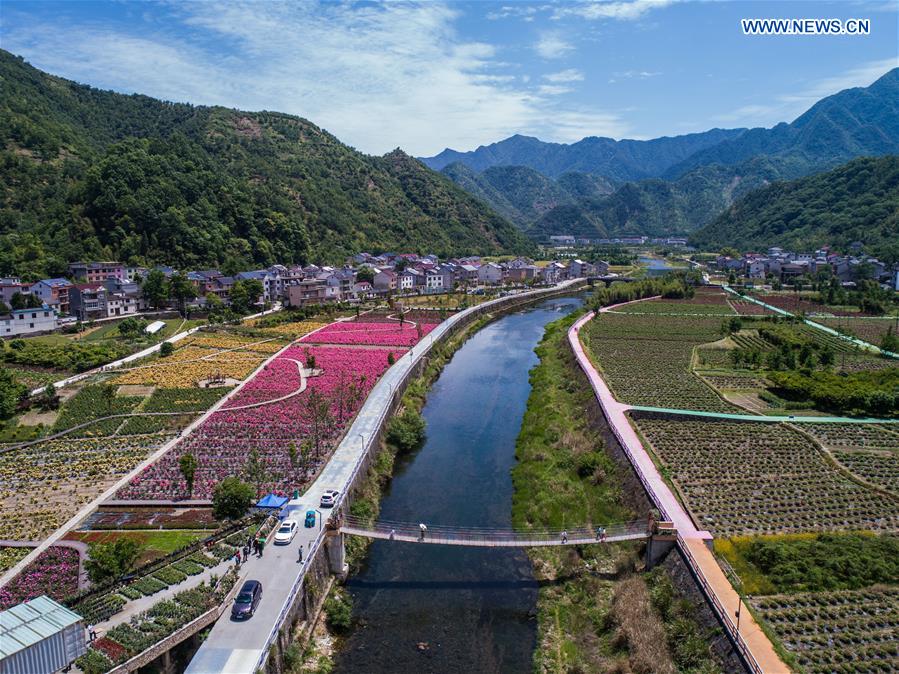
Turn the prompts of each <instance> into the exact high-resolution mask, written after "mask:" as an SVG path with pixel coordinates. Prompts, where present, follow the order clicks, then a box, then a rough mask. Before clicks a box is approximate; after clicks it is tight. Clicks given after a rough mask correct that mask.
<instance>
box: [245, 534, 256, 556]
mask: <svg viewBox="0 0 899 674" xmlns="http://www.w3.org/2000/svg"><path fill="white" fill-rule="evenodd" d="M245 547H247V548H249V547H253V552H255V551H256V548H255V544H254V543H253V535H252V534H250V535H249V536H247V544H246V546H245Z"/></svg>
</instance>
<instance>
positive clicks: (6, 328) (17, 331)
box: [0, 304, 59, 338]
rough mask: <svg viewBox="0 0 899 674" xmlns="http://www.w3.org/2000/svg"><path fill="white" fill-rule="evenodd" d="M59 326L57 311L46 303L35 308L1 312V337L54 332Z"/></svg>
mask: <svg viewBox="0 0 899 674" xmlns="http://www.w3.org/2000/svg"><path fill="white" fill-rule="evenodd" d="M58 326H59V322H58V316H57V314H56V312H55V311H54V310H53V309H52V308H51V307H49V306H48V305H46V304H43V305H41V306H40V307H37V308H34V309H13V310H12V311H10V312H9V313H8V314H0V337H4V338H7V337H19V336H21V335H33V334H37V333H39V332H52V331H53V330H56V328H57V327H58Z"/></svg>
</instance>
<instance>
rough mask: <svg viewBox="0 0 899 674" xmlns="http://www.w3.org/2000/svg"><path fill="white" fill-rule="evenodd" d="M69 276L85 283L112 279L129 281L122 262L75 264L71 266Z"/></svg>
mask: <svg viewBox="0 0 899 674" xmlns="http://www.w3.org/2000/svg"><path fill="white" fill-rule="evenodd" d="M69 275H70V276H71V277H72V278H74V279H79V280H81V281H82V282H84V283H102V282H103V281H105V280H106V279H108V278H110V277H112V278H117V279H119V280H120V281H126V280H128V277H127V275H126V273H125V265H124V264H122V263H121V262H73V263H71V264H70V265H69Z"/></svg>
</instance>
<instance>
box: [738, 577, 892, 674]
mask: <svg viewBox="0 0 899 674" xmlns="http://www.w3.org/2000/svg"><path fill="white" fill-rule="evenodd" d="M751 604H752V606H753V608H754V609H755V610H756V611H757V612H758V613H759V614H760V615H761V616H762V618H764V620H765V622H767V623H768V625H769V626H770V627H771V628H772V629H773V631H774V633H775V634H776V635H777V637H778V638H779V639H780V641H781V642H782V643H783V644H784V646H785V647H786V648H787V649H788V650H789V651H790V652H791V653H792V654H793V655H794V656H795V657H796V659H797V660H798V664H799V666H800V667H801V668H802V670H803V671H805V672H814V673H818V672H820V673H822V674H823V673H825V672H827V673H832V672H837V673H840V674H843V673H845V674H855V673H859V674H861V673H862V672H895V671H897V669H899V646H897V643H896V634H897V633H899V588H896V587H890V586H875V587H871V588H868V589H864V590H844V591H837V592H806V593H800V594H778V595H769V596H764V597H754V598H753V599H752V600H751Z"/></svg>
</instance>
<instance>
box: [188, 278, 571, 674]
mask: <svg viewBox="0 0 899 674" xmlns="http://www.w3.org/2000/svg"><path fill="white" fill-rule="evenodd" d="M571 283H572V282H565V283H563V284H561V285H562V287H564V286H567V285H570V284H571ZM552 290H558V288H554V289H552ZM534 292H535V293H540V292H542V291H534ZM502 299H505V298H502ZM502 299H498V300H491V301H490V302H485V303H484V304H483V305H480V306H479V307H471V308H470V309H466V310H465V311H462V312H460V313H458V314H455V315H454V316H451V317H450V318H448V319H447V320H445V321H444V322H443V323H441V324H440V325H438V326H437V327H436V328H434V330H432V331H431V332H430V333H429V334H428V335H427V336H426V337H425V338H424V339H423V340H422V341H421V342H419V343H418V344H417V345H416V346H414V347H413V348H412V349H410V350H409V351H408V352H406V353H405V354H404V355H403V356H402V357H401V358H399V359H398V360H397V361H396V363H395V364H394V365H393V366H392V367H391V368H390V369H388V370H387V372H385V373H384V375H383V376H382V377H381V378H380V379H379V380H378V382H377V383H376V384H375V386H374V388H373V389H372V390H371V393H369V395H368V398H367V399H366V401H365V403H364V405H363V406H362V409H361V410H360V411H359V414H358V415H357V416H356V419H355V420H354V421H353V424H352V425H351V426H350V429H349V430H348V431H347V433H346V435H345V436H344V439H343V441H342V442H341V443H340V444H339V445H338V446H337V449H336V450H335V451H334V454H333V455H332V457H331V459H330V460H329V461H328V463H327V465H326V466H325V467H324V469H323V470H322V472H321V474H320V475H319V476H318V478H317V479H316V480H315V482H313V483H312V485H311V486H310V487H309V489H308V490H307V491H306V492H305V493H304V494H303V495H302V497H301V498H299V499H292V500H291V501H290V503H289V504H288V508H290V509H292V512H294V513H296V514H295V517H296V518H297V519H298V520H299V522H300V526H301V527H302V525H303V518H304V513H305V511H306V510H307V509H308V508H315V507H317V505H318V503H319V501H320V499H321V495H322V493H323V492H324V491H325V490H326V489H338V490H340V491H341V492H343V491H344V490H345V486H346V485H347V484H350V483H351V481H352V479H353V477H354V474H355V472H356V470H357V469H358V468H357V467H358V465H359V460H360V458H361V457H362V456H364V454H365V452H366V448H367V446H368V445H369V444H370V443H371V440H372V437H373V436H374V433H375V432H376V431H377V429H378V428H379V427H380V425H381V421H382V418H383V417H384V416H385V414H386V413H387V410H388V408H389V404H390V401H391V398H392V397H393V394H394V392H395V391H396V390H397V386H398V385H399V384H400V383H401V382H402V381H403V379H404V378H405V376H406V374H407V373H408V372H409V370H410V369H411V368H412V367H413V366H414V364H415V363H416V362H417V361H418V359H420V358H421V357H423V356H424V354H425V353H426V352H427V350H428V349H430V347H431V345H432V344H433V342H434V341H435V340H437V339H439V338H440V337H441V336H442V335H444V334H445V333H446V332H447V331H448V330H449V329H450V327H451V326H452V325H454V324H455V323H457V322H458V321H460V320H462V319H463V318H464V317H465V316H466V315H468V314H470V313H473V312H476V311H478V310H480V309H482V308H483V307H489V306H490V305H491V304H494V303H497V302H501V301H502ZM323 512H324V514H325V517H327V511H323ZM317 519H318V518H317ZM323 537H324V532H323V530H320V529H319V527H318V526H316V528H315V529H306V528H302V529H301V530H300V533H299V535H297V537H296V538H295V539H294V541H293V542H292V543H291V544H290V545H288V546H283V547H277V548H276V547H274V546H271V545H270V546H268V547H267V548H266V551H265V554H264V557H263V558H262V559H261V560H256V561H251V562H250V563H249V565H248V566H247V573H248V574H249V576H248V577H249V578H252V579H254V580H259V581H261V582H262V585H263V593H262V601H261V602H260V604H259V607H258V609H257V610H256V615H254V616H253V617H252V618H251V619H250V620H248V621H246V622H242V623H236V622H232V621H231V619H230V615H229V613H228V612H227V611H226V612H225V613H224V614H223V615H222V617H221V618H220V619H219V620H218V622H216V623H215V625H214V626H213V628H212V630H211V631H210V633H209V636H208V637H207V638H206V640H205V641H204V642H203V645H202V646H201V647H200V650H199V651H197V653H196V655H195V656H194V658H193V660H192V661H191V663H190V665H189V666H188V668H187V670H186V674H252V673H253V672H255V671H256V669H257V668H258V667H259V666H260V664H261V663H262V661H263V656H264V654H265V653H266V652H267V650H268V646H269V643H270V641H269V639H270V637H271V635H272V634H274V633H275V631H276V630H277V629H278V627H279V625H280V621H281V615H282V613H283V612H284V610H285V609H286V604H287V602H288V601H289V599H290V598H291V595H292V593H294V592H295V590H296V588H297V587H298V586H299V584H300V583H301V581H302V578H303V575H304V574H305V571H306V569H307V568H308V567H307V564H306V563H304V564H302V565H301V564H298V563H297V557H298V549H299V546H300V545H303V546H304V551H305V552H306V555H304V556H306V557H308V551H309V550H310V547H311V546H313V545H320V544H321V540H322V539H323Z"/></svg>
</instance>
